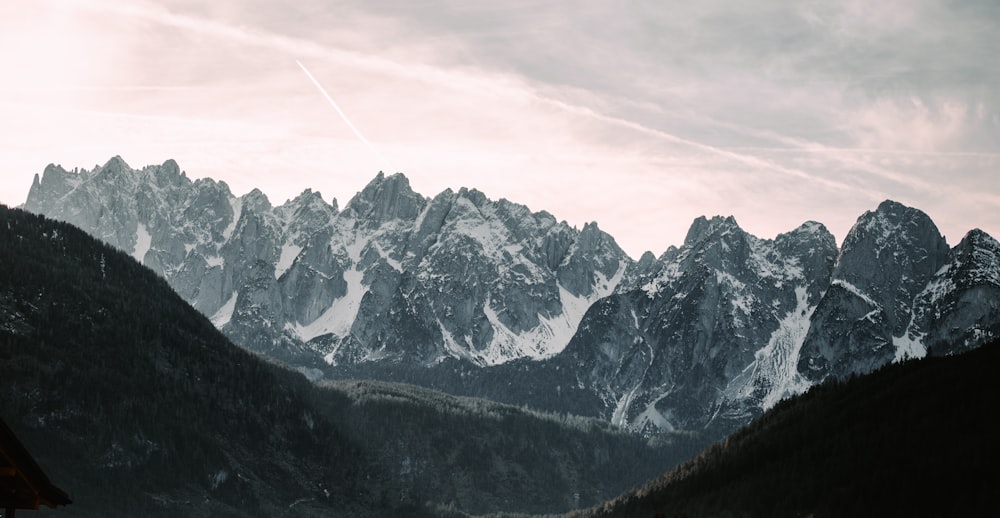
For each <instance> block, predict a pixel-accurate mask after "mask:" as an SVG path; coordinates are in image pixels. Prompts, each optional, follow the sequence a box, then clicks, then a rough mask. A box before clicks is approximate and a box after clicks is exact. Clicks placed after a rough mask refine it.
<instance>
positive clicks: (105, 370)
mask: <svg viewBox="0 0 1000 518" xmlns="http://www.w3.org/2000/svg"><path fill="white" fill-rule="evenodd" d="M0 379H2V383H0V416H2V417H3V420H4V421H5V422H6V423H7V424H8V425H9V426H10V427H11V429H13V430H14V432H15V433H16V435H17V436H18V437H19V438H20V439H21V441H22V442H23V443H24V445H25V446H26V447H27V449H28V451H29V452H31V453H32V454H33V455H34V456H35V457H36V460H37V462H38V464H39V465H40V466H42V468H43V469H44V471H45V472H46V473H47V475H48V476H49V477H51V479H52V480H53V481H54V483H56V484H57V485H58V486H59V487H60V488H62V489H64V490H66V491H67V492H68V493H69V494H70V495H71V497H72V500H73V504H72V505H70V506H68V507H66V508H60V509H57V510H56V511H55V512H56V513H57V514H59V515H60V516H67V517H69V516H78V517H98V516H99V517H114V516H122V517H126V516H150V517H157V516H178V515H183V516H212V517H219V516H224V517H228V516H234V517H235V516H352V517H353V516H362V517H363V516H456V517H458V516H466V514H464V513H468V512H472V513H486V512H499V511H504V512H538V513H540V512H553V511H566V510H569V509H573V508H576V507H579V506H581V505H583V506H586V505H595V504H597V503H599V502H600V501H602V500H605V499H607V498H610V497H613V496H614V495H616V494H619V493H621V492H623V491H625V490H627V489H628V488H629V487H632V486H634V485H637V484H640V483H641V482H642V481H644V480H646V479H649V478H651V477H653V476H656V475H657V474H659V473H661V472H662V471H663V470H664V469H667V468H668V467H670V466H673V465H675V464H677V463H678V462H680V461H682V460H683V459H685V458H688V457H690V456H691V455H693V454H694V453H695V452H697V451H698V450H699V449H700V448H702V447H703V446H704V444H705V443H704V442H700V441H698V440H697V439H696V438H689V437H685V436H675V437H673V438H658V439H657V440H656V441H649V440H646V439H644V438H642V437H639V436H636V435H635V434H629V433H626V432H624V431H622V430H620V429H618V428H616V427H614V426H612V425H611V424H610V423H607V422H606V421H602V420H597V419H593V418H583V417H576V416H566V415H555V414H550V413H541V412H537V411H530V410H526V409H523V408H520V407H514V406H511V405H504V404H499V403H495V402H491V401H486V400H481V399H470V398H459V397H455V396H449V395H445V394H441V393H437V392H433V391H430V390H426V389H421V388H418V387H413V386H407V385H399V384H387V383H379V382H370V381H363V382H333V383H324V384H323V385H322V386H318V385H316V384H314V383H310V382H309V381H308V380H307V379H306V378H305V377H303V376H302V375H301V374H299V373H296V372H294V371H290V370H288V369H286V368H284V367H283V366H279V365H276V364H275V363H274V362H273V360H269V359H268V358H266V357H264V356H261V355H258V354H252V353H250V352H248V351H246V350H244V349H242V348H239V347H237V346H236V345H234V344H232V343H231V342H230V341H229V340H228V339H226V338H225V337H224V336H223V335H222V334H221V333H220V332H219V331H218V330H217V329H216V328H215V327H214V326H213V325H212V323H211V322H210V321H209V320H208V318H206V317H205V316H204V315H202V314H200V313H198V312H197V311H196V310H195V309H193V308H192V307H191V306H190V305H189V304H187V303H186V302H185V301H184V300H183V299H181V298H180V297H179V296H178V295H177V294H176V293H175V292H174V291H173V290H172V289H171V288H170V287H169V286H168V285H167V283H166V281H165V280H164V279H163V278H162V277H159V276H157V275H156V274H155V273H153V272H152V271H150V270H149V269H148V268H145V267H143V266H141V265H139V264H138V263H137V262H136V261H135V260H134V259H133V258H132V257H129V255H127V254H125V253H123V252H121V251H119V250H115V249H113V248H111V247H109V246H108V245H107V244H105V243H102V242H100V241H98V240H96V239H94V238H93V237H91V236H89V235H87V234H85V233H84V232H82V231H81V230H80V229H78V228H76V227H74V226H72V225H69V224H67V223H63V222H57V221H53V220H49V219H47V218H44V217H41V216H38V215H35V214H30V213H28V212H25V211H22V210H15V209H8V208H7V207H4V206H0Z"/></svg>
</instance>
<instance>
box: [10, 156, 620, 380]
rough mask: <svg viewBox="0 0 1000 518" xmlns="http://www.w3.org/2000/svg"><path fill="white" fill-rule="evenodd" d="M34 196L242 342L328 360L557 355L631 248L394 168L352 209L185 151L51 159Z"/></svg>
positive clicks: (299, 361) (34, 201)
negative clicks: (131, 160) (413, 180)
mask: <svg viewBox="0 0 1000 518" xmlns="http://www.w3.org/2000/svg"><path fill="white" fill-rule="evenodd" d="M25 208H26V209H27V210H30V211H33V212H37V213H40V214H45V215H47V216H49V217H53V218H56V219H61V220H64V221H68V222H70V223H73V224H75V225H78V226H80V228H83V229H84V230H86V231H87V232H89V233H91V234H93V235H95V236H97V237H99V238H101V239H103V240H105V241H106V242H108V243H110V244H111V245H112V246H115V247H117V248H119V249H122V250H124V251H126V252H129V253H131V254H132V255H133V256H134V257H136V258H137V259H139V260H140V261H142V262H143V263H144V264H146V265H147V266H149V267H150V268H152V269H153V270H154V271H156V272H157V273H160V274H161V275H163V276H164V277H165V278H166V279H167V281H168V282H169V283H170V285H171V286H172V287H174V289H176V290H177V292H178V293H180V294H181V295H182V296H183V297H184V298H185V299H186V300H188V301H190V302H191V304H192V305H194V306H195V308H197V309H198V310H199V311H201V312H202V313H204V314H205V315H208V316H210V317H212V321H213V322H214V323H215V324H216V325H217V326H218V327H220V328H221V329H222V330H223V331H224V332H225V333H226V334H227V335H228V336H230V337H231V338H232V339H234V340H235V341H236V342H237V343H239V344H241V345H243V346H245V347H247V348H249V349H251V350H255V351H261V352H265V353H267V354H269V355H271V356H273V357H275V358H278V359H281V360H284V361H287V362H289V363H291V364H293V365H297V366H300V367H302V368H303V371H304V372H306V373H309V374H312V375H315V376H319V375H321V374H322V372H321V370H320V371H317V370H315V369H317V368H319V369H322V368H324V367H325V366H326V365H328V364H354V363H358V362H366V361H373V360H384V359H394V360H404V361H407V362H416V363H420V364H434V363H436V362H440V361H441V360H442V359H444V358H449V357H456V358H462V359H466V360H468V361H471V362H473V363H475V364H477V365H495V364H500V363H504V362H506V361H510V360H512V359H517V358H522V357H528V358H536V359H538V358H546V357H551V356H552V355H554V354H556V353H558V352H559V351H561V350H562V349H563V348H564V347H565V345H566V344H567V343H568V342H569V339H570V337H571V336H572V335H573V333H574V331H575V330H576V326H577V324H578V323H579V320H580V318H582V316H583V313H584V312H585V311H586V309H587V308H588V307H589V305H590V304H591V303H592V302H593V301H595V300H597V299H598V298H600V297H602V296H605V295H607V294H609V293H610V292H611V291H612V290H613V289H614V288H615V286H616V285H617V283H618V282H619V281H620V279H621V277H622V275H623V274H624V272H625V269H626V267H627V266H628V264H629V263H630V260H629V259H628V257H627V256H626V255H625V253H624V252H622V250H621V249H620V248H619V247H618V246H617V245H616V244H615V242H614V240H613V239H612V238H611V237H610V236H608V235H607V234H605V233H604V232H601V231H600V230H599V229H598V228H597V226H596V225H594V224H590V225H587V226H585V227H584V228H583V229H582V230H576V229H574V228H570V227H569V226H568V225H567V224H566V223H565V222H562V223H560V222H558V221H557V220H556V219H555V218H554V217H552V216H551V215H550V214H547V213H545V212H538V213H532V212H530V211H529V210H528V209H527V208H526V207H524V206H521V205H517V204H514V203H510V202H508V201H506V200H500V201H496V202H495V201H491V200H489V199H487V198H486V196H485V195H483V194H482V193H480V192H478V191H475V190H467V189H461V190H459V191H458V192H454V191H451V190H447V191H445V192H443V193H441V194H439V195H437V196H435V197H434V198H432V199H427V198H424V197H422V196H420V195H418V194H416V193H414V192H413V191H412V190H411V189H410V186H409V182H408V181H407V180H406V178H405V177H403V176H402V175H400V174H396V175H393V176H388V177H386V176H384V175H382V174H381V173H380V174H379V175H378V176H377V177H376V178H375V179H374V180H373V181H372V182H371V183H370V184H369V185H368V186H366V187H365V188H364V190H362V191H361V192H360V193H358V194H357V195H356V196H355V197H354V198H353V199H352V200H351V201H350V202H349V203H348V204H347V207H346V208H345V209H344V210H343V211H342V212H338V210H337V204H336V201H334V202H333V204H332V205H328V204H326V203H325V202H324V201H323V200H322V198H321V197H320V195H319V194H318V193H314V192H311V191H308V190H307V191H306V192H304V193H302V195H300V196H299V197H297V198H295V199H294V200H290V201H288V202H286V203H285V204H283V205H281V206H279V207H273V206H271V204H270V203H269V202H268V200H267V198H266V197H265V196H264V195H263V194H262V193H260V192H259V191H256V190H255V191H252V192H250V193H249V194H247V195H245V196H243V197H240V198H236V197H234V196H233V195H232V194H231V192H230V191H229V188H228V186H226V184H225V183H222V182H214V181H212V180H198V181H195V182H192V181H190V180H189V179H188V178H187V177H186V175H185V174H184V173H181V172H180V170H179V168H178V166H177V164H176V163H175V162H173V161H167V162H165V163H164V164H163V165H161V166H150V167H146V168H144V169H141V170H133V169H131V168H130V167H128V165H127V164H125V163H124V161H122V160H121V158H119V157H115V158H112V159H111V160H110V161H108V163H107V164H105V165H104V166H101V167H95V168H94V169H93V170H91V171H74V172H67V171H65V170H63V169H62V168H60V167H57V166H49V167H47V168H46V169H45V172H44V174H43V175H42V176H41V178H39V177H38V176H37V175H36V177H35V181H34V183H33V185H32V187H31V191H30V192H29V195H28V200H27V202H26V203H25Z"/></svg>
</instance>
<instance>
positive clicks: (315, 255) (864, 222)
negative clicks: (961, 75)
mask: <svg viewBox="0 0 1000 518" xmlns="http://www.w3.org/2000/svg"><path fill="white" fill-rule="evenodd" d="M25 208H27V209H28V210H31V211H35V212H40V213H42V214H45V215H48V216H50V217H54V218H58V219H63V220H66V221H69V222H71V223H74V224H77V225H78V226H81V227H82V228H84V229H85V230H87V231H88V232H90V233H91V234H93V235H96V236H98V237H100V238H102V239H104V240H105V241H107V242H109V243H111V244H112V245H114V246H117V247H118V248H121V249H123V250H126V251H128V252H130V253H132V254H133V256H134V257H136V258H137V259H139V260H141V261H143V262H144V263H145V264H146V265H147V266H150V267H151V268H153V269H154V270H156V271H157V272H159V273H160V274H161V275H163V276H164V277H165V278H166V279H167V280H168V282H170V284H171V285H172V286H173V287H174V288H175V289H176V290H177V291H178V292H179V293H180V294H181V295H182V296H183V297H184V298H185V299H187V300H188V301H190V302H191V303H192V304H193V305H194V306H195V307H196V308H197V309H199V310H200V311H202V312H203V313H204V314H206V315H210V316H211V317H212V320H213V322H214V323H215V324H216V326H217V327H219V328H221V329H222V330H223V331H224V332H225V333H226V334H228V335H229V336H230V337H231V338H232V339H233V340H234V341H235V342H236V343H239V344H241V345H243V346H244V347H247V348H249V349H252V350H256V351H260V352H263V353H265V354H268V355H270V356H273V357H275V358H277V359H279V360H282V361H285V362H288V363H290V364H292V365H295V366H297V367H299V368H300V369H301V370H302V371H303V372H306V373H307V374H309V375H311V376H313V377H316V378H318V377H321V376H323V375H324V374H326V375H331V374H332V375H334V376H349V377H374V378H381V379H386V380H393V381H408V382H412V383H418V384H424V385H428V386H432V387H434V388H438V389H444V390H447V391H450V392H453V393H458V394H464V395H476V396H486V397H492V398H494V399H498V400H502V401H506V402H513V403H519V404H530V405H532V406H538V407H542V408H546V409H549V410H556V411H564V412H565V411H573V412H580V413H586V414H589V415H599V416H602V417H604V418H606V419H609V420H611V421H613V422H615V423H616V424H619V425H621V426H625V427H629V428H631V429H634V430H637V431H644V432H654V431H659V430H693V429H699V430H704V429H710V430H711V429H717V430H720V431H726V430H730V429H732V428H733V427H735V426H739V425H741V424H744V423H746V422H747V421H748V420H749V419H750V418H752V417H753V416H755V415H757V414H759V413H760V412H761V411H763V410H764V409H767V408H770V407H771V406H773V405H774V404H775V403H777V402H778V401H779V400H780V399H782V398H784V397H786V396H789V395H792V394H797V393H799V392H802V391H804V390H805V389H807V388H808V387H809V386H811V385H812V384H814V383H817V382H819V381H821V380H823V379H826V378H827V377H830V376H833V377H841V376H846V375H849V374H852V373H861V372H868V371H870V370H872V369H874V368H877V367H879V366H881V365H884V364H886V363H888V362H892V361H898V360H902V359H905V358H908V357H919V356H922V355H924V354H927V352H928V350H929V351H930V352H931V354H950V353H953V352H956V351H958V350H962V349H967V348H971V347H976V346H978V345H979V344H981V343H984V342H985V341H986V340H988V339H990V338H991V337H996V336H1000V245H998V243H997V241H996V240H994V239H993V238H992V237H990V236H988V235H986V234H985V233H983V232H981V231H977V230H974V231H972V232H970V233H969V234H968V235H967V236H966V237H965V239H963V240H962V242H961V243H960V244H959V245H958V246H956V247H955V248H954V249H949V247H948V244H947V243H946V241H945V240H944V238H943V237H942V236H941V235H940V233H939V232H938V230H937V228H936V227H935V226H934V223H933V222H932V221H931V220H930V218H929V217H928V216H927V215H926V214H924V213H922V212H920V211H919V210H916V209H913V208H909V207H905V206H903V205H900V204H898V203H895V202H891V201H886V202H884V203H882V204H881V205H879V207H878V208H876V209H875V210H874V211H871V212H866V213H865V214H863V215H862V216H861V217H860V218H859V219H858V221H857V224H856V225H855V226H854V227H853V228H852V230H851V231H850V233H849V234H848V235H847V236H846V238H845V239H844V242H843V245H842V246H841V247H840V248H838V247H837V244H836V242H835V241H834V237H833V236H832V235H831V234H830V232H829V231H827V229H826V228H825V227H824V226H823V225H822V224H819V223H816V222H807V223H805V224H803V225H801V226H800V227H798V228H796V229H795V230H793V231H791V232H788V233H785V234H781V235H779V236H777V237H776V238H775V239H773V240H769V239H760V238H757V237H755V236H752V235H750V234H748V233H746V232H745V231H743V230H742V229H741V228H740V227H739V225H738V224H737V223H736V221H735V220H734V219H733V218H732V217H728V218H724V217H713V218H711V219H709V218H704V217H702V218H698V219H696V220H695V221H694V222H693V223H692V225H691V228H690V231H689V232H688V235H687V237H686V239H685V241H684V244H683V245H682V246H680V247H679V248H675V247H671V248H669V249H668V250H667V251H666V252H664V253H663V254H661V255H660V257H655V256H653V254H650V253H647V254H645V255H643V256H642V257H641V258H640V259H639V260H638V261H633V260H631V259H630V258H629V257H628V256H626V255H625V254H624V253H623V252H622V251H621V249H620V248H619V247H618V246H617V245H616V244H615V242H614V239H613V238H612V237H611V236H609V235H607V234H606V233H604V232H602V231H601V230H600V229H599V228H598V227H597V225H596V224H588V225H586V226H584V228H582V229H575V228H571V227H569V226H568V225H566V223H564V222H559V221H558V220H557V219H556V218H555V217H553V216H552V215H550V214H548V213H545V212H532V211H530V210H529V209H528V208H526V207H524V206H522V205H517V204H515V203H511V202H509V201H507V200H499V201H493V200H490V199H489V198H487V197H486V196H485V195H484V194H483V193H481V192H478V191H476V190H469V189H461V190H459V191H457V192H456V191H452V190H447V191H445V192H442V193H440V194H438V195H437V196H435V197H433V198H425V197H423V196H421V195H419V194H416V193H414V192H413V191H412V190H411V189H410V186H409V182H408V181H407V179H406V178H405V177H404V176H402V175H399V174H396V175H392V176H385V175H383V174H381V173H380V174H379V175H378V176H377V177H376V178H375V179H374V180H373V181H372V182H371V183H370V184H369V185H368V186H366V187H365V188H364V189H363V190H362V191H361V192H360V193H358V194H357V195H356V196H355V197H354V198H352V199H351V200H350V201H349V202H348V203H347V205H346V206H345V208H344V210H343V211H339V210H338V207H337V203H336V201H334V202H333V203H332V204H328V203H326V202H325V201H323V199H322V197H321V196H320V195H319V193H314V192H312V191H308V190H307V191H306V192H304V193H302V195H300V196H298V197H297V198H295V199H293V200H289V201H287V202H285V203H284V204H282V205H280V206H277V207H274V206H272V205H271V204H270V202H269V201H268V200H267V198H266V197H265V196H264V195H263V194H262V193H260V192H259V191H256V190H255V191H251V192H250V193H248V194H246V195H244V196H242V197H239V198H237V197H235V196H233V195H232V194H231V193H230V191H229V188H228V187H227V186H226V185H225V184H224V183H222V182H213V181H211V180H198V181H195V182H192V181H190V180H189V179H188V178H187V177H186V176H185V175H184V174H183V173H181V172H179V168H178V167H177V165H176V164H175V163H173V162H172V161H168V162H166V163H164V164H163V165H162V166H155V167H146V168H144V169H141V170H132V169H131V168H129V167H128V166H127V165H125V164H124V162H122V161H121V159H119V158H114V159H112V160H111V161H109V162H108V163H107V164H106V165H104V166H102V167H97V168H95V169H93V170H91V171H82V172H81V171H78V172H67V171H64V170H62V169H61V168H58V167H54V166H50V167H48V168H46V170H45V173H44V174H43V175H42V177H41V178H40V179H39V178H38V177H36V179H35V183H34V184H33V186H32V189H31V192H30V194H29V197H28V202H27V203H26V205H25Z"/></svg>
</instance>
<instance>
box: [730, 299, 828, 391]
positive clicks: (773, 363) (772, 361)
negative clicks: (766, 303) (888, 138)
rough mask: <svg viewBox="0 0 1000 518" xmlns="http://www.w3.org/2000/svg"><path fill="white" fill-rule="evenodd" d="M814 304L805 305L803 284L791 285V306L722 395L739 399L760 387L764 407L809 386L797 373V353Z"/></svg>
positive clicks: (806, 331) (803, 340) (807, 301)
mask: <svg viewBox="0 0 1000 518" xmlns="http://www.w3.org/2000/svg"><path fill="white" fill-rule="evenodd" d="M815 309H816V307H815V306H810V305H809V295H808V293H807V291H806V287H805V286H798V287H796V288H795V308H794V309H792V311H790V312H789V313H788V314H787V315H786V316H785V318H783V319H781V321H780V322H779V323H778V329H776V330H775V331H774V333H772V334H771V338H770V339H769V340H768V342H767V345H765V346H764V347H762V348H761V349H760V350H758V351H757V352H756V353H754V360H753V362H751V363H750V365H748V366H747V367H746V369H744V370H743V372H742V373H740V374H739V375H738V376H736V377H735V378H733V380H732V381H730V382H729V385H728V387H727V389H726V398H727V399H730V400H740V399H746V398H748V397H751V396H752V395H753V394H754V393H755V392H757V391H758V390H761V389H763V395H762V396H761V402H760V405H761V408H762V409H764V410H767V409H769V408H771V407H773V406H774V405H776V404H777V403H778V402H779V401H781V400H782V399H784V398H786V397H789V396H794V395H796V394H801V393H803V392H805V391H806V390H807V389H808V388H809V386H810V385H811V384H810V383H809V381H808V380H806V379H805V378H804V377H802V375H801V374H799V372H798V368H797V366H798V364H799V354H800V352H801V350H802V344H803V343H804V342H805V339H806V334H807V333H808V332H809V319H810V317H812V313H813V311H814V310H815Z"/></svg>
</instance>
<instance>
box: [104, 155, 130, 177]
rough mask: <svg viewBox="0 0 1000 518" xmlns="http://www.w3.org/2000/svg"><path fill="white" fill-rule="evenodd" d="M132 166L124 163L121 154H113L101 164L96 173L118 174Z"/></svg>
mask: <svg viewBox="0 0 1000 518" xmlns="http://www.w3.org/2000/svg"><path fill="white" fill-rule="evenodd" d="M131 170H132V168H131V167H129V166H128V164H126V163H125V160H123V159H122V157H121V156H119V155H115V156H113V157H111V159H110V160H108V161H107V163H105V164H104V165H103V166H101V169H100V171H98V174H106V175H111V176H118V175H120V174H122V173H124V172H126V171H131Z"/></svg>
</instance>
